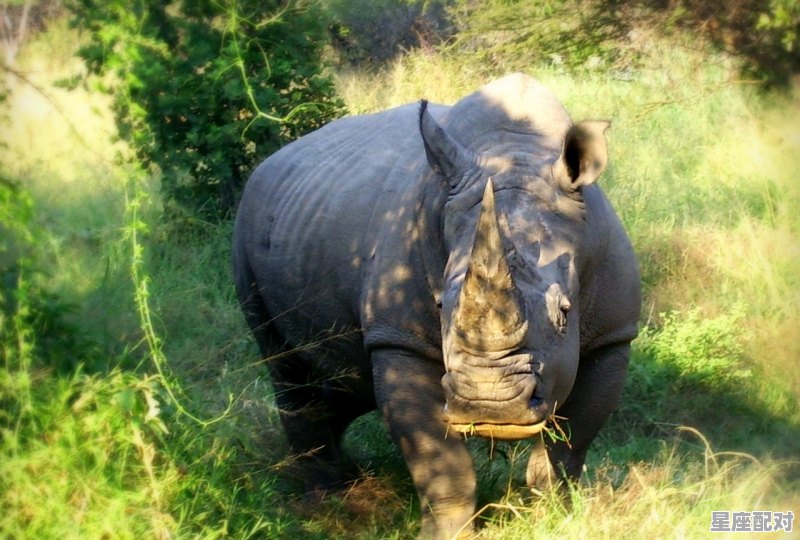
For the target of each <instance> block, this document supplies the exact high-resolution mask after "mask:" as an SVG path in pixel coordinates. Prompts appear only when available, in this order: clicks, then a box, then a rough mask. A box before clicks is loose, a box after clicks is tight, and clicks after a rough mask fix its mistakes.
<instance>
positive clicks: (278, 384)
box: [269, 355, 375, 496]
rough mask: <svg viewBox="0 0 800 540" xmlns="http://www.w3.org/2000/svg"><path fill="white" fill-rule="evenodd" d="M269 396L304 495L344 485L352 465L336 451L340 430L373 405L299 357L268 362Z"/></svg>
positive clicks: (353, 469) (352, 474)
mask: <svg viewBox="0 0 800 540" xmlns="http://www.w3.org/2000/svg"><path fill="white" fill-rule="evenodd" d="M269 367H270V374H271V376H272V384H273V387H274V389H275V399H276V403H277V406H278V410H279V413H280V417H281V422H282V424H283V427H284V430H285V432H286V436H287V439H288V440H289V445H290V446H291V449H292V453H293V459H295V460H296V461H295V466H294V467H293V470H296V471H298V474H299V476H301V477H302V478H303V480H304V481H305V485H306V492H307V495H308V494H312V496H313V494H314V493H315V492H316V493H319V492H326V491H331V490H336V489H340V488H342V487H344V485H345V484H346V483H347V482H348V481H350V480H353V479H355V478H356V477H357V475H358V469H357V467H356V466H355V464H353V463H352V462H351V461H350V460H349V459H348V458H347V457H346V456H345V455H343V453H342V452H341V442H342V438H343V436H344V432H345V430H346V429H347V426H349V425H350V423H351V422H352V421H353V420H355V419H356V418H358V417H359V416H361V415H363V414H365V413H367V412H369V411H370V410H372V409H374V408H375V405H374V402H370V400H364V399H363V398H358V397H356V396H355V395H353V394H350V393H348V392H347V391H346V390H344V389H341V388H340V387H338V386H337V385H336V384H335V383H334V382H331V381H330V380H325V379H322V378H318V377H315V375H314V371H313V370H312V369H311V368H310V366H309V365H308V364H307V363H306V362H304V361H303V360H302V359H301V358H297V357H295V356H293V355H289V356H285V357H282V358H281V359H279V360H276V361H275V362H273V363H270V364H269Z"/></svg>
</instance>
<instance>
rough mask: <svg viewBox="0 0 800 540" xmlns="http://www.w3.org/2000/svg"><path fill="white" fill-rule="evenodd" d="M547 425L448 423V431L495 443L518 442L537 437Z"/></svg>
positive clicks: (540, 423)
mask: <svg viewBox="0 0 800 540" xmlns="http://www.w3.org/2000/svg"><path fill="white" fill-rule="evenodd" d="M545 424H547V420H544V421H542V422H539V423H538V424H489V423H483V422H477V423H471V424H460V423H448V424H447V427H448V430H453V431H455V432H457V433H460V434H462V435H464V436H466V437H483V438H486V439H492V440H495V441H518V440H520V439H528V438H530V437H533V436H534V435H538V434H539V433H541V432H542V430H543V429H544V427H545Z"/></svg>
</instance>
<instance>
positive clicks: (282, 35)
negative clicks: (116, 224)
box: [72, 0, 343, 217]
mask: <svg viewBox="0 0 800 540" xmlns="http://www.w3.org/2000/svg"><path fill="white" fill-rule="evenodd" d="M283 4H284V3H282V2H279V1H277V0H270V1H267V2H260V1H255V0H244V1H242V0H238V1H237V0H229V1H220V2H211V1H207V0H177V1H172V2H162V1H159V0H137V1H136V2H133V3H131V2H126V1H123V0H110V1H106V0H103V1H97V0H75V2H74V3H73V4H72V9H73V12H74V13H75V22H76V24H77V25H78V26H80V27H81V28H83V29H85V30H88V32H89V33H90V35H91V40H89V41H87V44H86V45H85V46H83V47H82V48H81V50H80V53H79V54H80V56H81V57H82V58H83V59H84V60H85V61H86V63H87V65H88V67H89V70H90V72H92V73H95V74H101V75H107V74H111V75H113V77H105V78H103V80H104V81H111V82H110V83H107V84H106V88H105V89H106V90H107V91H109V92H112V93H113V94H114V96H115V113H116V116H117V120H118V126H119V129H120V135H121V136H122V137H123V138H124V139H126V140H127V141H128V142H129V143H130V144H131V145H132V147H133V149H134V151H135V152H136V154H137V157H139V158H140V159H141V160H142V161H143V163H144V164H145V165H148V166H153V165H154V166H156V167H157V168H158V169H160V171H161V174H162V191H163V192H164V195H165V200H166V202H167V203H176V204H177V207H178V208H183V209H188V210H190V211H191V212H192V213H194V212H197V211H199V212H200V214H201V215H203V216H205V217H209V216H210V217H224V216H225V215H228V214H230V212H231V210H232V209H233V207H234V205H235V202H236V199H237V196H238V192H239V190H240V189H241V186H242V185H243V183H244V181H245V180H246V178H247V175H248V174H249V172H250V171H251V170H252V169H253V167H254V166H255V165H256V164H257V162H258V161H259V160H261V159H263V158H264V157H265V156H266V155H268V154H270V153H272V152H274V151H275V150H277V149H278V148H279V147H280V146H281V145H283V144H285V143H287V142H288V141H291V140H293V139H295V138H296V137H298V136H300V135H302V134H304V133H306V132H308V131H310V130H313V129H316V128H318V127H320V126H321V125H323V124H324V123H325V122H326V121H328V120H330V119H331V118H333V117H336V116H338V115H340V114H341V113H342V112H343V105H342V103H341V101H340V100H338V99H337V98H336V95H335V91H334V86H333V83H332V81H331V79H330V78H329V77H327V76H326V75H325V74H324V73H323V67H322V65H321V60H320V48H321V45H322V38H323V36H324V28H323V27H322V26H321V24H320V18H319V17H318V13H317V12H316V10H315V9H314V8H313V6H312V5H305V4H298V3H297V2H289V3H288V4H285V5H283ZM173 208H175V204H173Z"/></svg>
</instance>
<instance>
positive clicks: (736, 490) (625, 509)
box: [480, 429, 800, 539]
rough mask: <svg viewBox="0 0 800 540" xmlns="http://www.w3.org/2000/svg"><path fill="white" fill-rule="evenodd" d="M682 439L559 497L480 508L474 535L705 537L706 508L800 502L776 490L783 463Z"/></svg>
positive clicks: (692, 435)
mask: <svg viewBox="0 0 800 540" xmlns="http://www.w3.org/2000/svg"><path fill="white" fill-rule="evenodd" d="M684 437H685V438H686V441H687V442H686V443H684V444H681V445H678V444H677V443H673V444H671V445H669V446H664V447H662V449H661V452H660V453H659V455H658V456H656V457H655V458H654V459H653V460H652V461H650V462H647V463H633V464H630V465H629V466H627V467H626V468H625V469H624V470H623V471H622V472H623V476H622V477H620V474H619V473H620V468H619V465H617V464H610V463H607V464H605V465H601V466H600V467H599V468H598V469H597V470H596V471H593V474H592V475H591V479H585V480H584V481H583V482H582V483H581V484H580V485H577V486H571V487H570V488H569V489H568V491H567V494H566V496H562V495H560V494H558V493H555V492H552V493H548V494H544V495H543V496H540V497H538V498H536V499H535V500H534V501H533V502H532V503H529V502H527V501H523V500H522V499H520V496H519V494H514V493H510V494H509V495H508V496H507V497H506V499H505V500H504V501H503V502H502V503H501V504H496V505H491V506H489V507H487V508H486V512H485V514H488V521H487V522H486V526H485V527H484V529H483V530H482V532H481V534H480V538H486V539H491V538H498V539H499V538H503V539H516V538H520V539H521V538H564V537H569V538H598V539H603V538H619V537H626V536H627V537H635V538H665V537H670V538H672V537H675V538H707V537H708V530H709V527H710V521H711V512H712V511H715V510H717V511H719V510H728V511H740V510H742V509H745V510H751V511H752V510H762V509H763V510H776V511H788V510H792V509H795V508H797V505H798V503H800V498H799V497H798V494H797V492H793V491H791V490H787V489H786V488H785V487H782V485H783V476H784V475H785V472H786V469H787V465H785V464H781V463H778V462H767V463H761V462H759V461H758V460H756V459H755V458H753V457H752V456H748V455H746V454H739V453H726V452H715V451H714V450H713V449H712V447H711V446H710V445H709V443H708V441H707V440H706V439H705V437H704V436H703V435H702V434H701V433H699V432H697V431H696V430H693V429H688V430H687V431H686V435H684ZM689 443H691V444H692V446H693V447H694V448H693V449H687V444H689ZM775 536H779V535H777V534H776V535H775Z"/></svg>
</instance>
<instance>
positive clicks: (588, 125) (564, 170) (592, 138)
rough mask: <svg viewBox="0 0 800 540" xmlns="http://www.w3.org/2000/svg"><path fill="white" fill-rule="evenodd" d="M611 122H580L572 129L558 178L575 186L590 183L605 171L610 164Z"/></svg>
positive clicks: (558, 171)
mask: <svg viewBox="0 0 800 540" xmlns="http://www.w3.org/2000/svg"><path fill="white" fill-rule="evenodd" d="M610 126H611V124H610V123H609V122H604V121H603V122H598V121H592V122H579V123H577V124H575V125H574V126H572V127H571V128H569V131H567V136H566V138H565V139H564V150H563V151H562V154H561V157H560V158H559V161H558V163H557V164H556V168H557V169H558V170H557V171H556V175H557V178H560V179H564V180H566V181H567V182H569V184H570V186H571V187H573V188H579V187H582V186H588V185H589V184H591V183H592V182H594V181H595V180H597V177H598V176H600V174H601V173H602V172H603V171H604V170H605V168H606V163H608V146H607V145H606V137H605V131H606V130H607V129H608V128H609V127H610Z"/></svg>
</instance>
